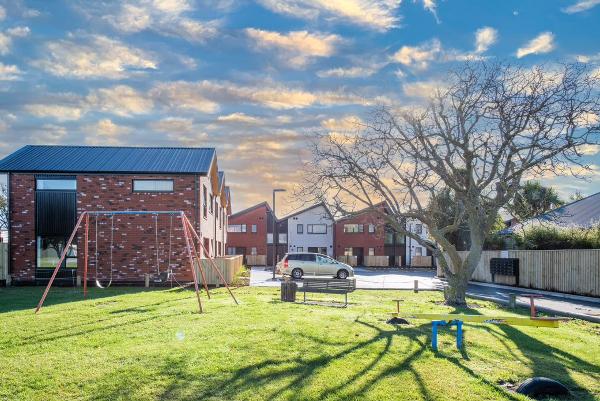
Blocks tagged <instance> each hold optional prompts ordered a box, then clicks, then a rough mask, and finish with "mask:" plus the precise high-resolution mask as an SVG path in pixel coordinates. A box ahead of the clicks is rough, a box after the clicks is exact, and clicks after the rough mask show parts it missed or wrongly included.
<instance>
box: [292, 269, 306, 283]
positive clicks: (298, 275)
mask: <svg viewBox="0 0 600 401" xmlns="http://www.w3.org/2000/svg"><path fill="white" fill-rule="evenodd" d="M303 275H304V272H303V271H302V269H299V268H297V267H296V268H295V269H294V270H292V278H294V279H296V280H300V279H301V278H302V276H303Z"/></svg>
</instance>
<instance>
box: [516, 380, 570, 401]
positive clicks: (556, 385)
mask: <svg viewBox="0 0 600 401" xmlns="http://www.w3.org/2000/svg"><path fill="white" fill-rule="evenodd" d="M517 393H519V394H524V395H526V396H528V397H531V398H538V397H540V398H541V397H546V396H549V395H550V396H557V395H558V396H561V395H568V394H569V389H567V388H566V387H565V386H564V385H563V384H562V383H560V382H558V381H556V380H552V379H548V378H547V377H532V378H531V379H527V380H525V381H524V382H523V383H521V385H520V386H519V388H517Z"/></svg>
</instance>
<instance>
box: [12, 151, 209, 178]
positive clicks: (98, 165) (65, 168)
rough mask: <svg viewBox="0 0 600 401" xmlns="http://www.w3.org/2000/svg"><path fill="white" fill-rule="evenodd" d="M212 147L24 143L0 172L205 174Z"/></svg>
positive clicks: (207, 169)
mask: <svg viewBox="0 0 600 401" xmlns="http://www.w3.org/2000/svg"><path fill="white" fill-rule="evenodd" d="M214 157H215V149H214V148H174V147H122V146H55V145H27V146H24V147H22V148H21V149H19V150H17V151H16V152H14V153H12V154H10V155H9V156H7V157H6V158H4V159H2V160H0V171H3V172H55V173H58V172H61V173H64V172H67V173H180V174H208V171H209V170H210V166H211V163H212V160H213V159H214Z"/></svg>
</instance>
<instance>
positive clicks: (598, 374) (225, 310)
mask: <svg viewBox="0 0 600 401" xmlns="http://www.w3.org/2000/svg"><path fill="white" fill-rule="evenodd" d="M235 291H236V295H237V297H238V299H239V300H240V305H239V306H237V307H236V306H235V305H234V304H233V303H232V301H231V299H230V298H228V296H227V293H226V291H224V290H223V289H219V290H215V291H214V292H213V299H211V300H209V301H208V300H206V297H205V296H203V300H204V301H205V302H204V306H205V310H206V313H204V314H202V315H200V314H198V313H196V310H197V304H196V303H195V299H194V296H193V292H191V291H189V290H150V291H144V290H142V289H132V288H110V289H107V290H101V289H92V290H91V293H90V295H91V296H90V298H89V299H88V300H86V301H82V300H81V295H80V292H79V289H72V288H54V289H53V290H52V291H51V293H50V296H49V297H48V301H47V304H46V306H45V307H44V308H43V309H42V311H41V312H40V314H39V315H37V316H36V315H34V314H33V307H34V306H35V304H36V303H37V301H38V299H39V297H40V295H41V292H42V288H39V287H37V288H0V400H61V401H64V400H145V401H146V400H238V399H239V400H272V399H286V400H288V399H290V400H338V399H355V400H461V401H464V400H526V399H527V398H526V397H523V396H519V395H516V394H515V393H511V392H510V391H507V390H505V389H504V387H503V385H502V384H503V383H518V382H520V381H522V380H524V379H525V378H527V377H530V376H547V377H551V378H555V379H558V380H560V381H562V382H563V383H564V384H566V385H567V386H568V387H569V388H570V389H571V390H572V393H573V398H572V399H575V400H593V399H600V327H599V326H598V325H594V324H591V323H586V322H581V321H572V322H568V323H566V324H562V325H561V327H560V328H559V329H551V328H534V327H512V326H494V325H483V324H481V325H475V324H467V325H465V350H464V352H462V353H461V352H459V351H457V350H456V349H455V347H454V333H449V332H448V331H447V330H446V329H442V334H441V336H440V344H439V345H440V352H439V353H437V354H436V353H434V352H433V351H432V350H431V348H430V346H429V343H430V333H431V325H430V324H429V323H427V322H424V321H416V320H413V321H411V323H412V325H410V326H403V327H401V328H398V329H396V328H394V327H393V326H390V325H388V324H386V323H385V320H386V319H387V318H388V316H387V314H386V312H388V311H391V310H393V309H394V308H395V305H394V304H393V303H392V302H391V301H390V300H391V299H394V298H398V297H400V298H403V299H405V302H404V303H403V304H402V308H403V309H404V310H405V311H406V313H407V315H409V314H410V313H412V312H417V311H421V312H453V311H455V310H453V309H452V308H449V307H447V306H444V305H441V301H442V294H441V293H438V292H421V293H419V294H413V293H412V292H400V291H357V292H355V293H353V294H350V301H351V305H350V306H349V307H348V308H345V309H344V308H333V307H326V306H316V305H303V304H288V303H282V302H280V301H279V300H278V297H279V291H278V290H275V289H268V288H263V289H261V288H249V287H243V288H239V289H237V290H235ZM316 298H323V296H319V295H317V296H316ZM325 298H329V299H335V298H336V296H325ZM337 298H340V297H337ZM471 306H472V307H473V309H471V310H468V311H467V312H469V313H480V314H489V315H491V314H496V315H497V314H510V313H511V312H509V311H508V310H504V309H502V308H501V307H499V306H496V305H495V304H491V303H487V302H482V301H473V302H472V305H471ZM461 312H465V311H461ZM526 313H527V311H526V310H523V311H522V314H526Z"/></svg>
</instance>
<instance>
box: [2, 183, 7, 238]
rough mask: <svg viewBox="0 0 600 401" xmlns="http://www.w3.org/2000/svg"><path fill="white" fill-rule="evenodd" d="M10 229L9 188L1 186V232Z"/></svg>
mask: <svg viewBox="0 0 600 401" xmlns="http://www.w3.org/2000/svg"><path fill="white" fill-rule="evenodd" d="M6 229H8V188H7V186H6V185H5V184H0V230H6Z"/></svg>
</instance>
